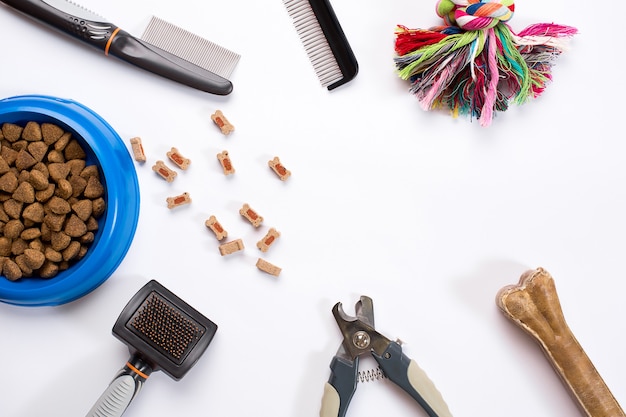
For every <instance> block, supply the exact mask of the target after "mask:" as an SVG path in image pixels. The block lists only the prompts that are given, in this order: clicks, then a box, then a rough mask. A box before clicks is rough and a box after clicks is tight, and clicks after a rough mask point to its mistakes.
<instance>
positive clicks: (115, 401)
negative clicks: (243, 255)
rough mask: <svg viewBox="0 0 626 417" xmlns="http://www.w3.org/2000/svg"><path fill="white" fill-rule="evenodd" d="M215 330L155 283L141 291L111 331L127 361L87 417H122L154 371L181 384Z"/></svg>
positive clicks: (212, 325)
mask: <svg viewBox="0 0 626 417" xmlns="http://www.w3.org/2000/svg"><path fill="white" fill-rule="evenodd" d="M216 331H217V325H216V324H215V323H213V322H212V321H211V320H209V319H208V318H206V317H205V316H203V315H202V314H200V313H199V312H198V311H196V310H195V309H193V308H192V307H191V306H190V305H188V304H187V303H185V302H184V301H183V300H181V299H180V298H178V297H177V296H176V295H174V294H173V293H172V292H170V291H169V290H168V289H166V288H165V287H163V286H162V285H161V284H159V283H158V282H157V281H155V280H152V281H150V282H148V283H147V284H146V285H144V287H143V288H141V289H140V290H139V291H138V292H137V294H135V295H134V296H133V298H132V299H131V300H130V301H129V302H128V304H127V305H126V307H124V310H123V311H122V313H121V314H120V316H119V318H118V319H117V321H116V322H115V325H114V326H113V335H114V336H116V337H117V338H118V339H120V340H121V341H122V342H124V343H126V345H128V348H129V350H130V359H129V360H128V362H126V365H124V367H123V368H122V369H120V370H119V372H118V373H117V374H116V375H115V378H114V379H113V381H112V382H111V383H110V384H109V387H108V388H107V389H106V391H105V392H104V393H103V394H102V395H101V396H100V398H99V399H98V401H97V402H96V404H95V405H94V406H93V407H92V409H91V410H90V411H89V413H88V414H87V416H88V417H117V416H121V415H122V414H123V413H124V411H126V409H127V408H128V406H129V405H130V402H131V401H132V400H133V398H134V397H135V396H136V395H137V394H138V393H139V390H140V389H141V387H142V386H143V384H144V383H145V382H146V380H147V379H148V377H149V376H150V374H151V373H152V372H153V371H157V370H162V371H163V372H165V373H166V374H167V375H169V376H170V377H172V378H174V379H175V380H179V379H181V378H182V377H183V376H184V375H185V374H186V373H187V371H189V369H190V368H191V367H192V366H193V365H194V364H195V363H196V362H197V361H198V359H199V358H200V356H201V355H202V354H203V353H204V351H205V350H206V348H207V347H208V346H209V343H211V340H212V339H213V336H214V335H215V332H216Z"/></svg>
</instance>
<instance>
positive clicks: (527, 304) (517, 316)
mask: <svg viewBox="0 0 626 417" xmlns="http://www.w3.org/2000/svg"><path fill="white" fill-rule="evenodd" d="M496 303H497V305H498V307H499V308H500V310H502V312H503V313H504V315H505V316H506V317H507V318H509V319H510V320H511V321H513V322H514V323H515V324H516V325H518V326H519V327H521V328H522V329H523V330H524V331H525V332H527V333H528V334H530V335H531V336H532V337H533V338H535V339H536V340H537V342H539V345H540V346H541V348H542V349H543V351H544V353H545V354H546V356H547V358H548V360H549V361H550V363H551V364H552V366H553V367H554V369H555V371H556V373H557V374H558V375H559V377H560V378H561V380H562V381H563V383H564V385H565V386H566V387H567V388H568V390H569V392H570V394H571V395H572V397H573V398H574V399H575V400H576V401H577V402H578V405H579V406H580V408H581V410H582V411H583V412H584V415H586V416H588V417H624V416H625V414H624V411H623V410H622V408H621V407H620V405H619V404H618V403H617V401H616V400H615V397H613V394H611V391H609V388H608V387H607V386H606V384H605V383H604V380H603V379H602V377H601V376H600V374H599V373H598V371H597V370H596V368H595V367H594V366H593V363H591V360H590V359H589V357H588V356H587V354H586V353H585V351H584V350H583V348H582V347H581V346H580V344H579V343H578V341H577V340H576V338H575V337H574V334H573V333H572V332H571V330H570V328H569V326H568V325H567V323H566V321H565V318H564V316H563V312H562V310H561V303H560V301H559V297H558V295H557V293H556V287H555V285H554V280H553V279H552V276H550V274H549V273H548V272H546V271H545V270H543V269H541V268H538V269H536V270H531V271H527V272H526V273H524V274H523V275H522V276H521V278H520V280H519V283H518V284H517V285H509V286H506V287H504V288H502V289H501V290H500V291H499V292H498V294H497V297H496Z"/></svg>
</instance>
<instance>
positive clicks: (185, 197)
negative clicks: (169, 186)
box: [165, 192, 191, 209]
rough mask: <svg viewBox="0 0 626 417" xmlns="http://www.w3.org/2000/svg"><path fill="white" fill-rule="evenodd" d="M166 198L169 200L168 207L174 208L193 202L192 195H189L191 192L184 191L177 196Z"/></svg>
mask: <svg viewBox="0 0 626 417" xmlns="http://www.w3.org/2000/svg"><path fill="white" fill-rule="evenodd" d="M165 200H166V201H167V208H168V209H173V208H175V207H180V206H183V205H185V204H189V203H191V196H189V193H187V192H184V193H182V194H180V195H177V196H175V197H167V198H166V199H165Z"/></svg>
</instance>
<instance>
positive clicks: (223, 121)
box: [211, 110, 235, 135]
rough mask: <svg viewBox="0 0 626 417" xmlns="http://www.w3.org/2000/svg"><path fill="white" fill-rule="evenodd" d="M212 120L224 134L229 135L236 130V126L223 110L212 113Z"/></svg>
mask: <svg viewBox="0 0 626 417" xmlns="http://www.w3.org/2000/svg"><path fill="white" fill-rule="evenodd" d="M211 120H213V122H214V123H215V124H216V125H217V127H219V128H220V130H221V131H222V134H224V135H228V134H229V133H230V132H232V131H233V130H235V126H233V125H232V124H231V123H230V122H229V121H228V119H227V118H226V117H225V116H224V114H223V113H222V111H221V110H216V111H215V113H213V114H212V115H211Z"/></svg>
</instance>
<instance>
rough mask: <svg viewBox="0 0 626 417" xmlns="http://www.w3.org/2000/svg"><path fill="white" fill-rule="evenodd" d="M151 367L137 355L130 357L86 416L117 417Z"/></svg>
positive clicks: (138, 388) (141, 383)
mask: <svg viewBox="0 0 626 417" xmlns="http://www.w3.org/2000/svg"><path fill="white" fill-rule="evenodd" d="M151 373H152V367H151V366H150V365H148V364H147V363H146V362H144V361H143V360H141V359H140V358H138V357H132V358H131V359H130V360H129V361H128V362H127V363H126V365H124V367H123V368H122V369H120V370H119V372H118V373H117V374H116V375H115V378H114V379H113V381H111V383H110V384H109V386H108V387H107V389H106V390H105V391H104V392H103V393H102V395H101V396H100V398H98V401H96V403H95V404H94V406H93V407H92V408H91V410H89V413H87V417H119V416H121V415H122V414H124V412H125V411H126V409H127V408H128V406H129V405H130V403H131V401H132V400H133V399H134V398H135V396H137V394H138V393H139V391H140V390H141V387H143V384H144V382H146V380H147V379H148V377H149V376H150V374H151Z"/></svg>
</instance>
